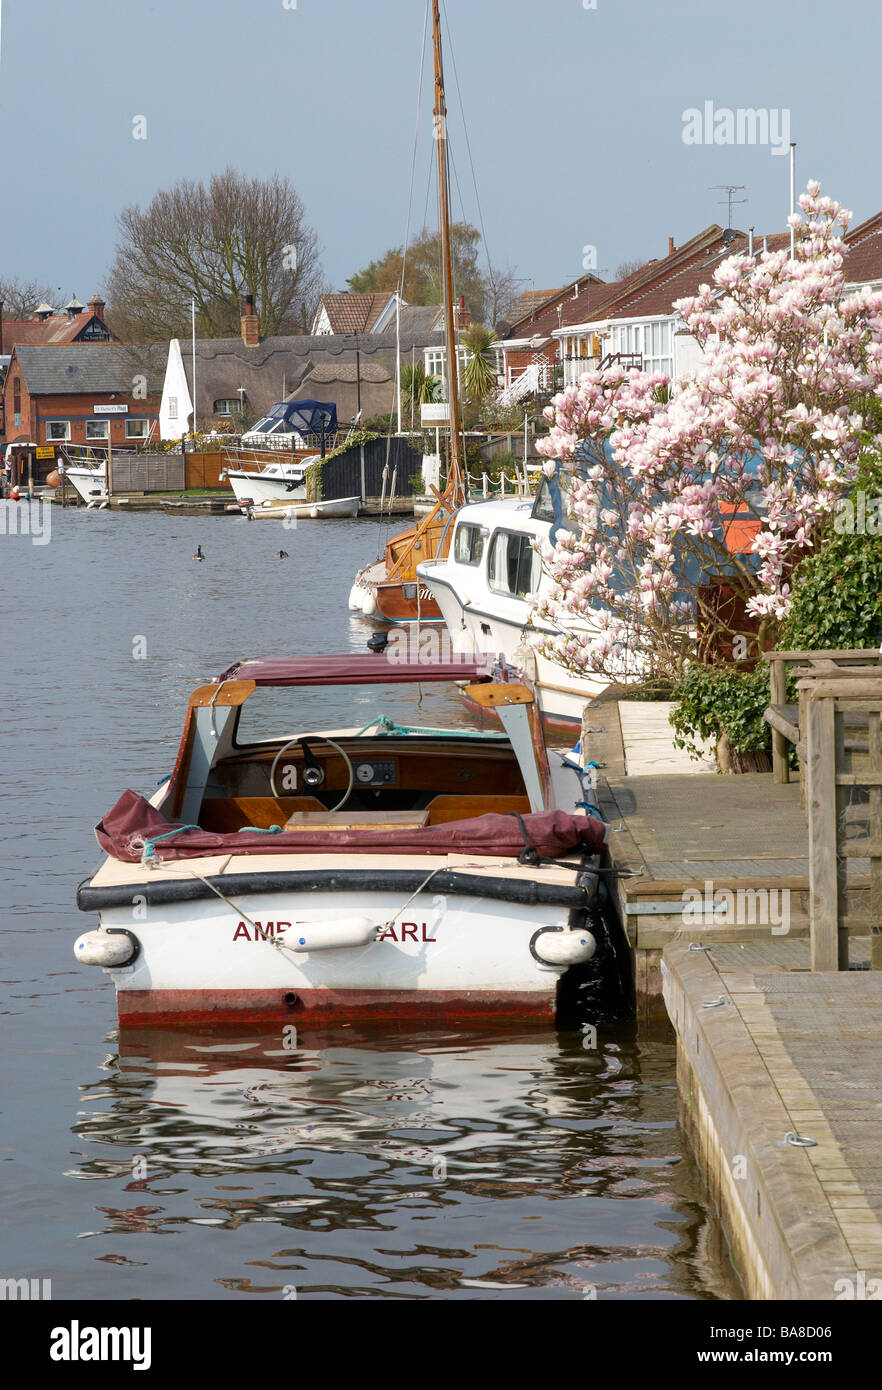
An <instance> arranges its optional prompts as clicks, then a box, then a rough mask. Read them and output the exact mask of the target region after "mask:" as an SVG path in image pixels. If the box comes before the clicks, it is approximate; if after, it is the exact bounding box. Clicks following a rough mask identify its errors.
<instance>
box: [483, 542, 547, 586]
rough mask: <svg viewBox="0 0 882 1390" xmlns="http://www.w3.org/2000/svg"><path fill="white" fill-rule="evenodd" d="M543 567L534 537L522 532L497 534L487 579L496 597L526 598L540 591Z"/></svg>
mask: <svg viewBox="0 0 882 1390" xmlns="http://www.w3.org/2000/svg"><path fill="white" fill-rule="evenodd" d="M540 573H541V563H540V560H539V556H538V554H537V552H536V551H535V550H534V549H533V537H532V536H528V535H524V533H523V532H522V531H497V532H496V534H495V536H494V537H493V540H492V541H491V543H490V561H489V566H488V578H489V582H490V588H491V589H492V590H493V592H494V593H495V594H510V595H511V596H512V597H515V598H525V597H526V595H527V594H531V593H533V592H535V590H536V589H537V588H538V587H539V575H540Z"/></svg>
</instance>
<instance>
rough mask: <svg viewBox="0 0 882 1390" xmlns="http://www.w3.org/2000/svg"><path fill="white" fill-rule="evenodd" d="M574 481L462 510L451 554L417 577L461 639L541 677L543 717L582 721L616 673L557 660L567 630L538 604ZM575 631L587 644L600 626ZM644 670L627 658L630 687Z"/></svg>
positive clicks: (624, 677)
mask: <svg viewBox="0 0 882 1390" xmlns="http://www.w3.org/2000/svg"><path fill="white" fill-rule="evenodd" d="M567 483H568V475H567V474H559V475H558V476H556V477H552V478H549V477H544V478H543V479H542V482H541V483H540V485H539V489H538V491H537V493H536V496H535V497H528V498H519V497H510V498H505V499H504V500H497V501H488V502H472V503H469V504H468V505H466V506H465V507H462V508H461V509H460V511H459V512H458V513H457V517H456V525H455V530H454V533H453V539H452V543H451V545H450V550H449V554H448V555H447V556H446V557H444V558H436V559H433V560H429V561H424V562H422V563H421V564H419V565H418V566H417V577H418V579H419V581H420V583H421V584H424V585H425V587H426V588H427V589H428V590H429V592H430V593H431V594H432V597H433V598H434V599H435V601H436V602H437V603H438V606H439V607H440V609H441V612H442V614H443V617H444V621H445V623H446V625H447V630H448V632H449V633H450V636H451V639H452V640H453V641H454V642H455V643H461V642H462V641H464V640H468V641H470V642H472V643H474V644H476V645H477V646H478V647H479V649H487V650H491V651H497V652H501V653H502V655H503V656H504V657H505V658H506V659H507V660H509V661H515V662H517V663H518V664H519V665H521V666H524V667H525V668H526V669H527V670H528V671H529V674H530V675H531V677H532V679H533V680H534V682H535V686H536V692H537V696H538V701H539V708H540V710H541V712H542V716H543V718H545V719H546V720H548V721H550V722H553V723H555V724H560V725H574V726H578V724H579V723H580V722H581V719H582V713H583V711H584V708H585V705H586V703H587V701H588V700H591V699H594V698H595V697H596V696H597V695H599V694H600V693H601V692H602V691H603V690H605V689H607V688H608V686H609V684H610V680H609V677H608V676H606V675H602V674H600V673H598V674H596V675H595V674H592V673H590V672H589V673H587V674H586V675H580V676H577V675H574V674H573V672H572V671H570V670H568V669H567V667H565V666H564V665H563V664H562V663H561V662H559V661H557V660H556V659H554V658H553V657H550V656H549V655H548V654H547V650H546V648H547V645H548V643H549V642H550V641H551V640H552V639H554V638H558V637H559V636H560V634H561V631H562V629H561V628H560V627H556V626H554V625H553V624H552V623H550V622H548V621H545V620H543V619H541V618H539V617H538V616H537V614H536V607H535V605H536V601H537V600H539V599H540V598H541V596H542V595H543V593H545V592H547V589H548V586H549V578H548V575H547V573H546V571H545V569H544V568H543V564H542V556H541V550H542V546H543V545H545V544H548V543H551V542H552V541H553V538H554V536H555V534H556V533H557V532H558V531H560V530H561V529H562V528H566V527H569V526H571V525H572V523H571V522H570V521H569V520H568V518H567ZM567 631H568V632H570V633H571V634H572V636H573V638H574V640H576V641H579V640H580V639H581V638H582V637H586V638H587V637H588V636H589V635H594V634H595V633H596V631H597V629H596V628H589V626H588V624H587V623H584V622H575V621H574V622H573V623H572V624H571V626H570V627H569V628H568V629H567ZM631 664H632V666H635V667H636V666H638V665H639V663H636V662H632V663H631ZM638 674H639V672H638V671H637V670H632V671H631V672H630V673H629V672H628V671H626V669H625V665H624V663H622V666H621V674H620V676H619V679H620V681H621V683H622V684H627V682H628V681H629V680H633V679H635V678H636V677H637V676H638Z"/></svg>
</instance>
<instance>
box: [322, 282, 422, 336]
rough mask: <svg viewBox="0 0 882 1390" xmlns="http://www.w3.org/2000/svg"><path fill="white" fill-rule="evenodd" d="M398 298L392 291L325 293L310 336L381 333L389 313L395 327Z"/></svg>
mask: <svg viewBox="0 0 882 1390" xmlns="http://www.w3.org/2000/svg"><path fill="white" fill-rule="evenodd" d="M395 298H396V296H395V292H394V291H393V290H379V291H376V292H374V293H372V294H352V293H351V292H344V293H341V294H323V295H322V296H321V299H320V300H319V306H318V309H317V310H316V314H315V318H314V319H313V324H312V333H311V336H312V337H314V338H318V337H321V336H325V335H332V334H334V335H336V334H342V333H382V331H383V329H384V328H385V327H386V325H387V324H388V322H389V317H390V314H391V317H392V322H393V324H394V322H395ZM402 302H403V301H402Z"/></svg>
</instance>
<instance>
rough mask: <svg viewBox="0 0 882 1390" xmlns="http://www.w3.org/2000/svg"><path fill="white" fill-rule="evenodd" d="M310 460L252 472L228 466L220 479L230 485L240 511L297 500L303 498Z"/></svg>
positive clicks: (276, 463)
mask: <svg viewBox="0 0 882 1390" xmlns="http://www.w3.org/2000/svg"><path fill="white" fill-rule="evenodd" d="M316 457H318V455H316ZM313 461H314V460H313V459H312V458H307V459H295V460H293V461H287V460H283V459H279V460H275V461H273V462H271V463H265V464H264V466H263V467H258V468H253V469H249V468H229V467H228V468H225V469H224V471H223V473H222V474H221V478H222V479H223V478H225V479H226V481H227V482H228V483H229V485H230V487H231V488H232V489H233V492H234V493H235V495H236V501H237V502H238V503H239V506H240V507H241V508H242V509H243V510H244V509H245V508H246V507H260V506H263V504H264V503H267V502H269V503H284V502H293V501H300V500H305V498H306V470H307V468H308V467H309V465H310V463H312V462H313Z"/></svg>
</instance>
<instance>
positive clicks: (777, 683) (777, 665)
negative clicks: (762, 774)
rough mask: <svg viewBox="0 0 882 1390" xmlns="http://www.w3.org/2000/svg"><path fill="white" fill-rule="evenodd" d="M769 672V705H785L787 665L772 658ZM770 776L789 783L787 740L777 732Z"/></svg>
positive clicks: (775, 779)
mask: <svg viewBox="0 0 882 1390" xmlns="http://www.w3.org/2000/svg"><path fill="white" fill-rule="evenodd" d="M769 672H770V677H771V697H772V698H771V704H773V705H786V703H787V663H786V661H782V660H781V659H780V658H776V657H772V658H771V660H770V661H769ZM772 776H773V779H774V781H776V782H781V783H784V782H789V781H790V765H789V750H788V746H787V739H786V738H785V736H784V735H783V734H782V733H781V732H780V731H779V730H778V729H773V730H772Z"/></svg>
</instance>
